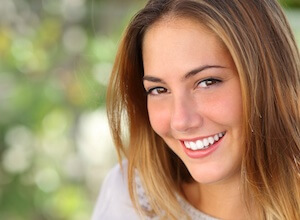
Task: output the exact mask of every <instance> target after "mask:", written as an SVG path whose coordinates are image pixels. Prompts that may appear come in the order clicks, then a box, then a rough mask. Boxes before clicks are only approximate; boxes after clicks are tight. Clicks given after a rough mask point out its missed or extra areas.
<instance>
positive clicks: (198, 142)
mask: <svg viewBox="0 0 300 220" xmlns="http://www.w3.org/2000/svg"><path fill="white" fill-rule="evenodd" d="M196 144H197V147H198V149H202V148H203V147H204V145H203V142H202V141H200V140H198V141H196Z"/></svg>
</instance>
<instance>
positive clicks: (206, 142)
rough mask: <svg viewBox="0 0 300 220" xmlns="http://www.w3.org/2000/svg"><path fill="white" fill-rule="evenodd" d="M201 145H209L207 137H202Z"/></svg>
mask: <svg viewBox="0 0 300 220" xmlns="http://www.w3.org/2000/svg"><path fill="white" fill-rule="evenodd" d="M203 145H204V146H205V147H207V146H208V145H209V142H208V140H207V138H204V139H203Z"/></svg>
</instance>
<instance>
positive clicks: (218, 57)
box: [143, 17, 244, 219]
mask: <svg viewBox="0 0 300 220" xmlns="http://www.w3.org/2000/svg"><path fill="white" fill-rule="evenodd" d="M143 62H144V72H145V75H144V87H145V90H146V91H147V92H148V96H147V103H148V113H149V119H150V123H151V126H152V128H153V130H154V131H155V132H156V133H157V134H158V135H159V136H160V137H162V138H163V140H164V141H165V142H166V143H167V145H168V146H169V147H170V148H171V149H172V150H173V151H174V152H175V153H176V154H177V155H178V156H179V157H180V158H181V160H182V161H183V162H184V164H185V165H186V167H187V168H188V170H189V172H190V173H191V175H192V177H193V179H194V180H195V182H194V183H192V184H184V185H183V194H184V196H185V197H186V199H187V200H188V201H189V202H190V203H191V204H192V205H193V206H194V207H196V208H198V209H199V210H201V211H203V212H206V213H207V214H211V215H212V216H215V217H219V218H222V219H243V218H244V216H243V213H244V212H243V210H244V207H243V203H242V202H241V194H240V191H239V187H240V167H241V160H242V143H241V124H242V121H241V120H242V99H241V88H240V82H239V77H238V73H237V71H236V68H235V65H234V63H233V61H232V58H231V56H230V54H229V53H228V51H227V50H226V49H225V47H224V46H223V44H222V43H221V42H220V41H219V39H218V38H217V37H216V36H215V35H214V34H213V33H211V32H210V31H209V30H208V29H206V28H205V27H203V26H202V25H201V24H200V23H198V22H196V21H193V20H191V19H184V18H174V17H169V18H163V19H161V20H160V21H158V22H156V23H155V24H153V25H152V26H151V27H150V28H149V29H148V30H147V32H146V34H145V37H144V41H143ZM220 132H225V136H224V137H223V138H222V139H221V141H220V142H218V143H217V147H216V149H215V150H214V151H213V152H210V153H208V154H207V155H205V156H204V157H199V158H191V157H190V156H189V155H188V154H187V153H186V151H185V146H184V144H183V142H184V141H190V140H194V141H196V140H198V139H202V138H204V137H207V136H212V135H215V134H218V133H220Z"/></svg>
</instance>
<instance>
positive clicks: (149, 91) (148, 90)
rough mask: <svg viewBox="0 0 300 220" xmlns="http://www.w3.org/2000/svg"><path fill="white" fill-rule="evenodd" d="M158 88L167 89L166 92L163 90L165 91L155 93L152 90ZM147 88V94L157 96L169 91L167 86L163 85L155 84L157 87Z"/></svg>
mask: <svg viewBox="0 0 300 220" xmlns="http://www.w3.org/2000/svg"><path fill="white" fill-rule="evenodd" d="M158 89H163V90H165V92H163V93H157V94H153V93H152V92H153V91H155V90H156V91H158ZM145 90H146V94H147V95H153V96H157V95H162V94H165V93H167V92H168V89H166V88H165V87H163V86H155V87H151V88H149V89H145Z"/></svg>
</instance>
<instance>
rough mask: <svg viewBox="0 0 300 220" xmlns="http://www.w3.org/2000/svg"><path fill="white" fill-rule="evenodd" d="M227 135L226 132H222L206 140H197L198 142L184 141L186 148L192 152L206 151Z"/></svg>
mask: <svg viewBox="0 0 300 220" xmlns="http://www.w3.org/2000/svg"><path fill="white" fill-rule="evenodd" d="M224 135H225V132H221V133H219V134H216V135H214V136H211V137H207V138H204V139H202V140H197V141H196V142H194V141H184V145H185V147H186V148H188V149H191V150H201V149H206V148H208V147H209V146H210V145H212V144H214V143H215V142H217V141H218V140H220V138H222V137H223V136H224Z"/></svg>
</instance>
